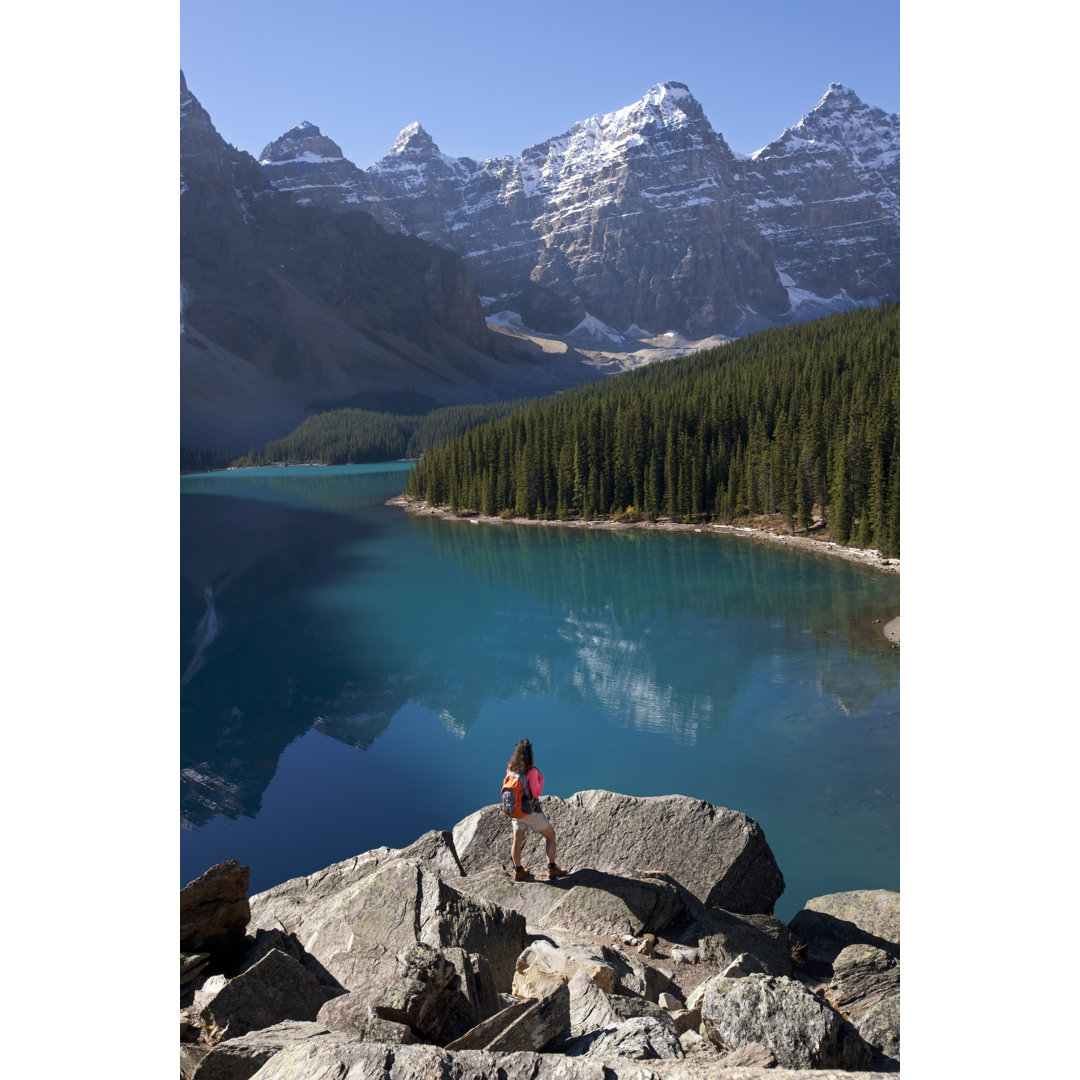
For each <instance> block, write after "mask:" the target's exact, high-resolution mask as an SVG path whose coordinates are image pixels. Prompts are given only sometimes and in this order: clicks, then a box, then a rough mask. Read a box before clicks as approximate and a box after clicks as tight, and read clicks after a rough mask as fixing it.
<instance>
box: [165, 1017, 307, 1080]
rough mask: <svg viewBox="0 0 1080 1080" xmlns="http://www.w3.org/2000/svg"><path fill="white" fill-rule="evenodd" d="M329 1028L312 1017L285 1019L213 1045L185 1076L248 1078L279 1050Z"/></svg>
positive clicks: (219, 1079) (198, 1079)
mask: <svg viewBox="0 0 1080 1080" xmlns="http://www.w3.org/2000/svg"><path fill="white" fill-rule="evenodd" d="M325 1033H326V1028H325V1027H324V1026H323V1025H322V1024H320V1023H317V1022H314V1021H310V1020H284V1021H282V1022H281V1023H280V1024H274V1025H272V1026H271V1027H267V1028H260V1029H259V1030H257V1031H251V1032H248V1034H247V1035H241V1036H240V1037H239V1038H236V1039H226V1040H225V1041H224V1042H219V1043H217V1045H215V1046H212V1047H211V1048H210V1049H209V1051H208V1052H206V1053H205V1054H204V1055H203V1056H202V1057H201V1058H200V1060H199V1061H198V1064H197V1065H196V1066H195V1067H194V1068H191V1069H189V1070H188V1071H187V1075H186V1076H185V1078H184V1080H248V1078H249V1077H252V1076H254V1075H255V1074H256V1073H257V1072H258V1071H259V1069H261V1068H262V1067H263V1065H265V1064H266V1063H267V1062H268V1061H269V1060H270V1059H271V1058H272V1057H273V1056H274V1055H275V1054H276V1053H277V1052H278V1051H279V1050H283V1049H284V1048H285V1047H286V1046H295V1045H297V1044H298V1043H303V1042H306V1041H307V1040H308V1039H311V1038H313V1037H314V1036H316V1035H323V1034H325Z"/></svg>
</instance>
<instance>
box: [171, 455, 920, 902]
mask: <svg viewBox="0 0 1080 1080" xmlns="http://www.w3.org/2000/svg"><path fill="white" fill-rule="evenodd" d="M407 468H408V466H407V465H405V464H394V465H384V466H347V467H340V468H314V467H313V468H289V469H258V470H243V471H234V472H227V473H214V474H208V475H202V476H190V477H184V478H182V480H181V633H180V637H181V656H180V671H181V713H182V726H181V820H182V824H183V829H182V832H181V845H180V846H181V868H180V869H181V882H182V883H184V882H187V881H190V880H191V879H193V878H194V877H197V876H198V875H199V874H200V873H202V871H203V870H205V869H206V868H207V867H208V866H210V865H212V864H213V863H215V862H219V861H222V860H224V859H230V858H234V859H237V860H239V861H240V862H241V863H243V864H246V865H250V866H251V891H252V892H257V891H259V890H261V889H265V888H267V887H269V886H270V885H273V884H276V883H278V882H279V881H283V880H285V879H287V878H290V877H295V876H297V875H299V874H307V873H311V872H313V871H315V870H317V869H320V868H322V867H323V866H326V865H328V864H329V863H331V862H335V861H338V860H340V859H345V858H348V857H349V856H351V855H354V854H356V853H358V852H360V851H365V850H367V849H369V848H372V847H376V846H378V845H380V844H388V845H391V846H401V845H403V844H407V843H409V842H411V841H412V840H414V839H415V838H416V837H417V836H419V835H420V834H421V833H423V832H425V831H427V830H428V829H431V828H451V827H452V826H453V825H454V824H455V823H456V822H457V821H459V820H460V819H461V818H463V817H465V816H466V815H467V814H469V813H471V812H472V811H473V810H475V809H476V808H477V807H479V806H482V805H485V804H488V803H493V802H495V801H497V798H498V788H499V782H500V781H501V779H502V770H503V767H504V766H505V763H506V761H507V758H508V757H509V756H510V753H511V751H512V749H513V745H514V743H515V742H516V740H517V739H518V738H521V737H522V736H528V737H529V738H530V739H531V740H532V742H533V746H534V748H535V752H536V757H537V763H538V764H539V765H540V767H541V769H542V770H543V771H544V773H545V775H546V777H547V786H546V788H545V793H546V794H555V795H562V796H568V795H571V794H573V792H575V791H579V790H583V789H586V788H607V789H610V790H613V791H621V792H625V793H628V794H633V795H663V794H669V793H672V792H678V793H681V794H686V795H691V796H693V797H695V798H701V799H707V800H708V801H710V802H714V803H718V804H720V805H723V806H729V807H732V808H733V809H737V810H741V811H743V812H745V813H747V814H749V815H751V816H752V817H755V818H757V819H758V821H759V822H760V823H761V825H762V827H763V828H764V830H765V834H766V837H767V838H768V841H769V844H770V846H771V847H772V849H773V851H774V853H775V855H776V858H777V861H778V862H779V864H780V868H781V870H782V871H783V873H784V877H785V880H786V882H787V890H786V892H785V894H784V896H783V897H782V898H781V900H780V902H779V904H778V905H777V912H776V913H777V915H778V917H780V918H784V919H786V918H790V917H791V916H792V915H793V914H794V913H795V912H796V911H798V910H799V908H800V907H802V905H803V903H804V901H806V900H807V899H809V898H810V897H812V896H817V895H820V894H822V893H828V892H836V891H839V890H843V889H854V888H891V889H896V888H899V883H900V879H899V735H900V716H899V713H900V702H899V674H900V671H899V666H900V665H899V653H898V651H896V650H893V649H891V648H890V647H889V646H888V643H887V642H886V641H885V639H884V637H883V636H882V633H881V624H880V623H877V624H875V623H874V620H875V619H882V620H887V619H888V618H889V617H891V616H892V615H894V614H896V613H898V611H899V583H898V580H897V579H896V578H892V577H886V576H884V575H880V574H877V573H875V572H873V571H871V570H868V569H866V568H864V567H860V566H854V565H849V564H846V563H844V562H842V561H840V560H832V559H827V558H823V557H820V556H814V555H809V554H804V553H801V552H794V551H790V550H775V549H773V548H772V547H769V546H766V545H762V544H758V543H754V542H752V541H747V540H743V539H739V538H737V537H725V536H717V535H709V534H696V533H686V532H680V533H658V532H651V531H650V532H645V531H627V532H620V533H613V532H601V531H589V530H583V529H561V528H547V527H538V526H521V527H515V526H502V525H500V526H490V525H476V524H473V523H470V522H467V521H442V520H437V519H432V518H414V517H410V516H409V515H407V514H406V513H404V512H403V511H401V510H399V509H397V508H394V507H387V506H385V505H384V503H385V500H386V499H387V498H388V497H389V496H391V495H394V494H397V493H398V492H400V491H401V489H402V487H403V485H404V480H405V474H406V470H407ZM508 847H509V840H508ZM703 855H705V853H703ZM706 857H707V856H706Z"/></svg>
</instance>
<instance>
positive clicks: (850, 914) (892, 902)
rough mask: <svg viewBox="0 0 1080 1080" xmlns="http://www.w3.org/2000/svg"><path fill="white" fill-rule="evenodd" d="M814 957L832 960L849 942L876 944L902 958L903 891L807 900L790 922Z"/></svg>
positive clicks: (873, 891)
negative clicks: (901, 897) (901, 892)
mask: <svg viewBox="0 0 1080 1080" xmlns="http://www.w3.org/2000/svg"><path fill="white" fill-rule="evenodd" d="M788 926H789V927H790V929H791V931H792V933H793V934H795V935H796V936H797V937H798V938H800V939H801V940H802V941H804V942H806V945H807V947H808V952H809V955H810V956H811V958H813V959H815V960H820V961H824V962H825V963H832V961H833V960H834V959H835V958H836V957H837V955H838V954H839V953H840V951H841V950H842V949H845V948H847V946H848V945H873V946H874V947H875V948H878V949H881V950H883V951H884V952H886V953H888V954H889V955H890V956H895V957H896V958H897V959H899V957H900V894H899V893H898V892H893V891H892V890H890V889H857V890H854V891H851V892H840V893H830V894H829V895H827V896H817V897H815V898H814V899H813V900H808V901H807V902H806V906H805V907H804V908H803V909H802V911H800V912H799V913H798V914H797V915H796V916H795V918H793V919H792V920H791V922H790V923H788Z"/></svg>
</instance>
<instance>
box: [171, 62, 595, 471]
mask: <svg viewBox="0 0 1080 1080" xmlns="http://www.w3.org/2000/svg"><path fill="white" fill-rule="evenodd" d="M335 150H336V147H335V146H334V144H333V143H331V142H330V140H328V139H324V138H322V137H321V136H320V135H319V133H318V130H317V129H312V128H311V127H310V125H308V126H304V125H302V126H301V127H300V128H297V129H296V131H295V135H293V136H291V137H290V138H287V139H285V140H283V141H282V149H281V153H282V155H283V159H284V160H287V159H288V156H289V155H292V157H293V158H298V159H301V160H303V161H304V162H306V163H309V164H310V162H311V160H312V159H313V158H317V159H318V167H319V168H323V169H331V170H332V169H334V168H337V169H338V170H339V171H340V172H341V174H342V175H347V174H348V172H349V167H347V166H346V165H345V164H343V163H341V162H335V161H334V160H333V159H334V156H335V155H334V151H335ZM293 195H294V193H290V192H282V191H279V190H278V189H277V188H276V187H275V185H274V184H273V183H272V182H271V180H270V179H269V178H268V174H267V167H265V166H260V165H259V164H258V163H257V162H256V161H255V159H254V158H252V157H251V155H249V154H247V153H245V152H243V151H240V150H237V149H236V148H234V147H232V146H230V145H229V144H227V143H226V142H225V141H224V140H223V139H222V138H221V136H220V135H219V134H218V132H217V131H216V130H215V128H214V126H213V123H212V121H211V119H210V116H209V114H208V113H207V111H206V110H205V109H204V108H203V107H202V105H201V104H200V103H199V101H198V100H197V98H196V97H195V96H194V95H193V94H192V93H191V92H190V91H189V89H188V87H187V84H186V81H185V79H184V76H183V73H181V75H180V298H181V334H180V413H181V421H180V423H181V445H182V446H188V447H198V448H201V449H206V450H212V451H214V452H216V453H220V454H226V455H228V454H237V453H242V452H244V451H245V450H247V449H249V448H250V447H251V446H253V445H261V444H262V443H264V442H265V441H266V440H268V439H270V438H274V437H277V436H280V435H283V434H285V433H287V432H288V431H290V430H291V429H292V428H294V427H296V426H297V425H298V424H299V423H300V422H301V421H302V420H303V419H304V418H305V417H306V416H307V415H308V412H309V411H310V410H311V409H312V408H313V407H314V406H315V404H316V403H326V402H333V401H339V402H343V403H344V402H346V401H347V402H349V403H350V404H352V405H354V406H358V407H361V408H369V409H374V410H380V409H386V408H389V407H391V406H388V405H387V404H386V402H388V401H393V402H394V405H393V406H392V407H393V408H394V409H396V410H397V411H415V412H426V411H428V410H429V409H430V408H433V407H435V406H437V405H450V404H461V403H465V402H476V401H495V400H503V399H506V398H513V397H521V396H532V395H542V394H546V393H551V392H552V391H554V390H556V389H561V388H563V387H566V386H569V385H574V384H575V383H579V382H582V381H585V380H587V379H590V378H595V377H597V373H596V372H595V371H593V370H592V369H590V368H589V367H588V365H587V364H586V363H585V362H584V359H583V358H582V357H580V356H579V355H578V354H577V353H575V352H574V351H573V350H564V351H562V352H561V353H558V354H555V353H548V352H545V351H544V350H542V349H541V348H539V347H538V346H533V345H530V344H529V343H524V344H523V343H521V342H517V341H514V340H513V339H511V338H509V337H507V336H506V335H500V334H495V333H493V332H492V331H491V330H489V328H488V327H487V325H486V323H485V320H484V314H483V310H482V308H481V305H480V301H479V298H478V297H477V294H476V290H475V288H474V287H473V284H472V281H471V278H470V276H469V273H468V271H467V269H466V268H465V266H464V265H463V263H462V260H461V259H460V258H459V256H457V255H456V254H454V253H453V252H452V251H450V250H449V249H448V248H445V247H440V246H438V245H436V244H433V243H430V242H427V241H425V240H421V239H419V238H417V237H414V236H405V235H402V234H400V233H399V232H388V231H387V230H385V229H383V228H382V227H380V226H379V225H378V224H377V223H376V222H375V220H374V219H373V218H372V217H371V215H370V214H368V213H366V212H363V211H362V210H360V209H359V208H358V209H357V212H356V213H352V214H341V213H331V212H330V211H329V210H328V209H326V208H325V207H320V206H315V205H308V204H306V203H305V202H304V201H303V200H301V199H299V198H294V197H293ZM403 402H404V404H403ZM324 407H325V405H324Z"/></svg>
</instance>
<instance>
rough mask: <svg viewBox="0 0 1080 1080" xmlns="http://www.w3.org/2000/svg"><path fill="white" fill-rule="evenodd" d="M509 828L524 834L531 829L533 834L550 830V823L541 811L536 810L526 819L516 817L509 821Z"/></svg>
mask: <svg viewBox="0 0 1080 1080" xmlns="http://www.w3.org/2000/svg"><path fill="white" fill-rule="evenodd" d="M510 828H511V829H512V830H513V831H514V832H524V831H525V830H526V829H531V830H532V831H533V832H543V831H544V830H545V829H550V828H551V822H550V821H548V819H547V814H545V813H544V811H543V810H536V811H534V812H533V813H531V814H530V815H529V816H528V817H516V818H511V819H510Z"/></svg>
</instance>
